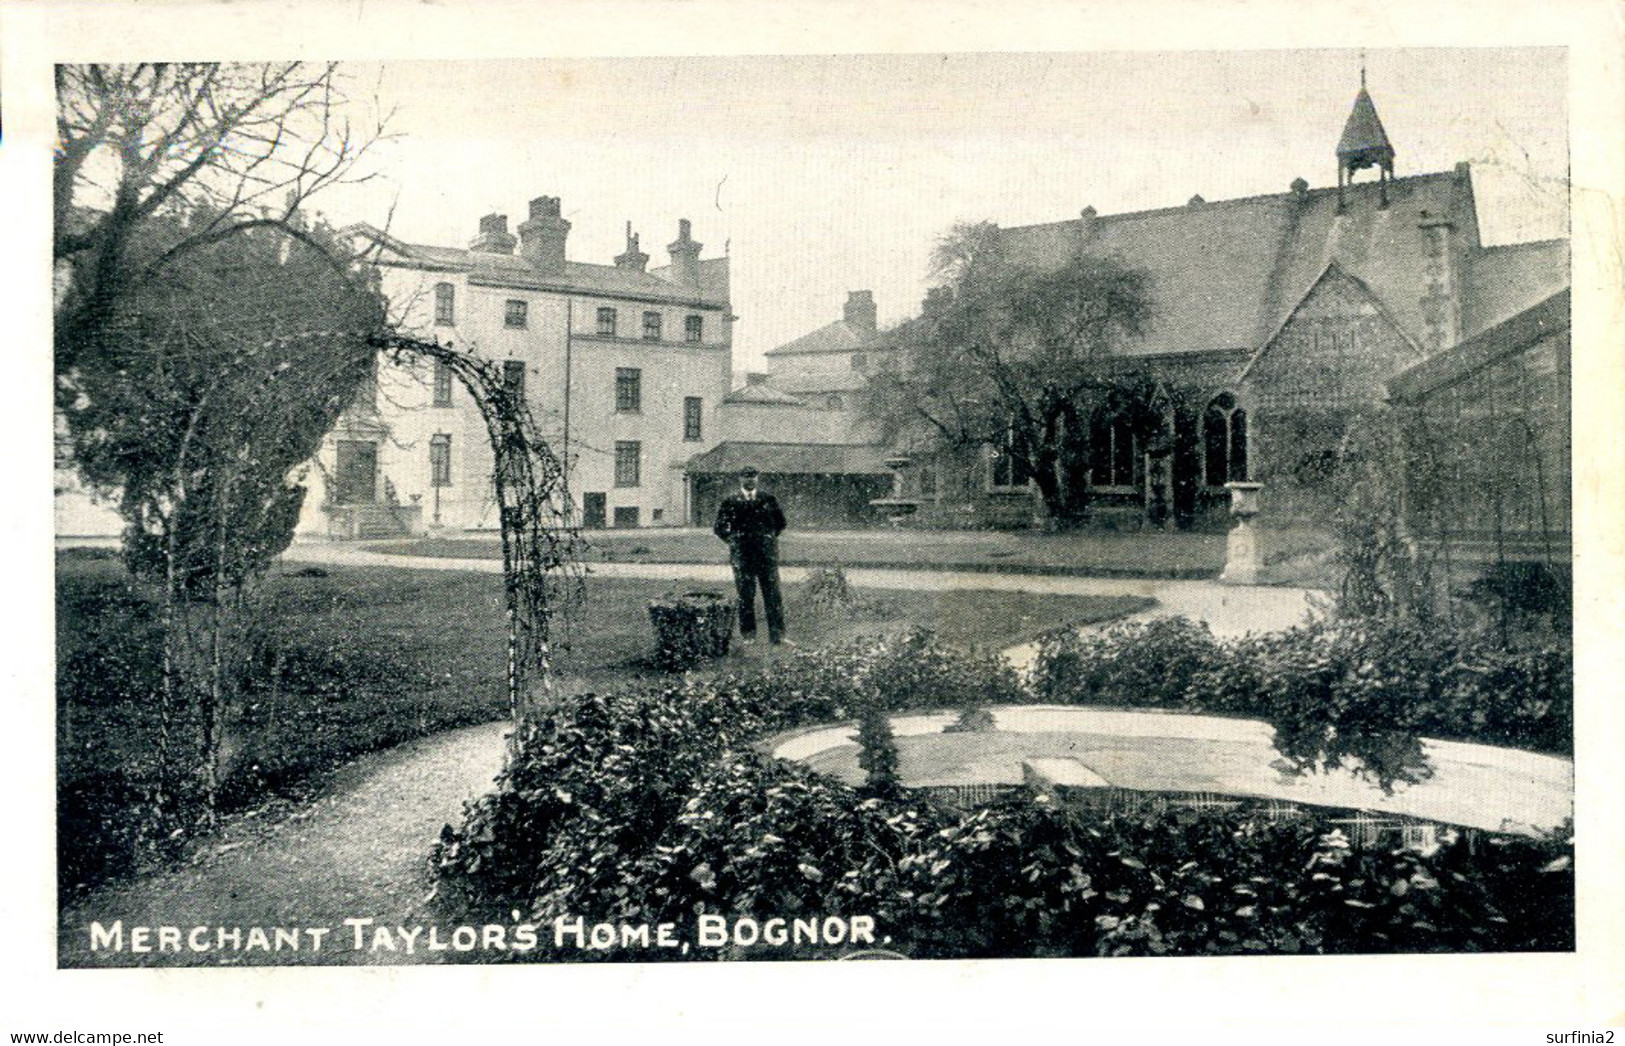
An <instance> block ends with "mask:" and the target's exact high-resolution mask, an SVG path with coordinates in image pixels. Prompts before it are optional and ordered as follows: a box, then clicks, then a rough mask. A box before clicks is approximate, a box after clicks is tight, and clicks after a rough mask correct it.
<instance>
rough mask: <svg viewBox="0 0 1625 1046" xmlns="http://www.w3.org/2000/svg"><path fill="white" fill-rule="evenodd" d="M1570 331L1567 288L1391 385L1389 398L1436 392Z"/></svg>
mask: <svg viewBox="0 0 1625 1046" xmlns="http://www.w3.org/2000/svg"><path fill="white" fill-rule="evenodd" d="M1568 329H1569V291H1568V289H1567V288H1565V289H1564V290H1561V291H1559V292H1558V293H1556V294H1554V295H1552V296H1551V297H1549V298H1547V299H1546V300H1545V301H1543V302H1540V303H1539V304H1538V305H1534V306H1532V307H1530V308H1528V309H1525V310H1524V311H1522V312H1520V313H1518V314H1517V315H1515V316H1512V317H1509V318H1507V319H1505V320H1503V321H1501V322H1500V323H1498V324H1496V325H1495V326H1493V327H1491V328H1489V329H1488V330H1485V331H1482V332H1480V333H1479V334H1478V335H1476V336H1475V337H1472V338H1468V339H1467V340H1466V341H1464V342H1462V343H1461V344H1459V345H1457V346H1456V347H1455V348H1452V349H1446V350H1445V351H1444V352H1441V353H1439V354H1438V355H1437V356H1434V357H1432V358H1431V359H1426V360H1423V361H1422V362H1421V363H1418V364H1417V365H1416V366H1414V367H1412V368H1411V369H1409V370H1407V371H1405V372H1404V373H1402V374H1399V375H1398V376H1396V377H1394V378H1391V379H1390V380H1389V382H1388V391H1389V394H1390V395H1392V396H1394V397H1395V398H1396V399H1407V400H1408V399H1415V398H1417V397H1418V396H1422V395H1425V394H1427V393H1428V392H1431V391H1433V390H1434V389H1437V388H1440V387H1441V386H1444V385H1449V384H1451V383H1453V382H1455V381H1458V380H1460V379H1461V378H1463V377H1465V376H1466V375H1468V374H1471V373H1473V372H1474V371H1476V370H1479V369H1480V368H1483V367H1486V366H1488V365H1490V364H1491V363H1494V362H1495V361H1496V360H1498V359H1501V358H1502V357H1504V356H1506V355H1508V354H1510V353H1515V352H1520V351H1522V350H1523V349H1525V348H1527V347H1528V346H1529V345H1532V344H1533V343H1535V342H1537V341H1539V340H1540V339H1541V338H1544V337H1546V336H1548V335H1551V334H1557V333H1560V332H1562V331H1566V330H1568Z"/></svg>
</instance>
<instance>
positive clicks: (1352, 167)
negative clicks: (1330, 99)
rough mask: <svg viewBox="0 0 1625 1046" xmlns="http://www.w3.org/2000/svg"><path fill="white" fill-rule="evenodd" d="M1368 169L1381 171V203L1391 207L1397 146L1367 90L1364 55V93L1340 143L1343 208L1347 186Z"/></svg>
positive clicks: (1339, 179)
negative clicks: (1389, 203) (1389, 135)
mask: <svg viewBox="0 0 1625 1046" xmlns="http://www.w3.org/2000/svg"><path fill="white" fill-rule="evenodd" d="M1367 167H1376V168H1378V175H1377V178H1378V182H1379V183H1380V184H1381V186H1382V188H1381V204H1382V206H1384V207H1386V206H1388V182H1389V180H1391V179H1392V178H1393V176H1394V146H1393V143H1392V142H1390V141H1389V140H1388V132H1387V131H1385V130H1383V127H1382V118H1381V117H1379V116H1378V115H1377V105H1376V103H1375V102H1373V101H1372V100H1371V95H1370V94H1369V93H1368V92H1367V91H1366V87H1365V52H1363V51H1362V52H1361V53H1360V93H1359V94H1357V95H1355V96H1354V108H1353V109H1352V110H1350V112H1349V118H1348V122H1347V123H1345V124H1344V125H1343V137H1341V138H1339V139H1338V140H1337V194H1338V201H1339V202H1338V207H1339V209H1340V210H1341V209H1342V203H1343V187H1344V185H1346V184H1349V183H1352V182H1353V181H1354V172H1355V171H1359V170H1363V169H1364V168H1367Z"/></svg>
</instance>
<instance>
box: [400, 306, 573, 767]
mask: <svg viewBox="0 0 1625 1046" xmlns="http://www.w3.org/2000/svg"><path fill="white" fill-rule="evenodd" d="M375 344H376V346H377V348H378V349H379V350H380V351H381V352H382V353H383V355H384V357H385V358H386V359H388V360H389V361H390V362H392V363H397V364H403V365H410V364H412V363H415V362H417V361H422V360H429V361H432V362H434V363H436V364H439V365H441V366H444V367H445V368H446V369H447V370H449V371H450V372H451V374H452V375H453V377H455V378H456V379H457V381H458V382H460V383H461V384H462V386H463V387H464V388H465V389H467V390H468V393H469V395H470V396H471V397H472V398H473V400H474V404H475V406H477V407H478V408H479V411H480V417H481V418H482V419H483V420H484V422H485V432H486V437H487V438H488V439H489V441H490V444H491V451H492V458H493V460H492V466H491V482H492V487H493V490H494V493H495V497H496V505H497V518H498V520H499V529H500V532H501V536H502V582H503V585H502V588H503V597H504V606H505V610H506V615H507V624H508V711H509V714H510V715H511V716H512V718H513V722H514V725H515V726H516V727H521V726H523V725H524V724H525V723H527V722H530V721H531V720H532V718H533V715H534V713H535V711H536V710H537V709H536V707H535V704H534V702H533V700H532V689H531V683H532V681H534V682H535V683H536V685H537V687H538V688H539V689H540V691H541V692H542V694H543V695H547V694H550V693H551V691H552V689H553V635H554V633H553V625H554V619H555V616H556V615H557V614H558V613H559V612H560V611H562V610H565V609H567V608H568V607H569V605H570V604H572V603H574V602H575V601H577V600H578V599H579V598H580V595H581V578H582V572H581V561H580V552H581V540H580V536H579V534H578V533H577V530H576V527H575V525H574V521H573V518H572V517H573V511H572V505H571V501H570V495H569V490H568V488H567V485H566V477H565V466H564V463H563V462H561V461H560V460H559V459H558V457H557V456H556V455H555V454H554V453H553V449H552V447H550V446H549V445H548V443H547V440H546V439H544V438H543V437H542V435H541V433H540V431H539V430H538V429H537V427H536V423H535V420H534V419H533V418H532V417H531V413H530V408H529V407H528V406H527V405H526V404H525V401H524V398H523V395H522V394H519V395H516V394H515V391H514V389H513V388H512V387H511V386H510V385H509V384H508V382H507V380H506V379H505V377H504V375H503V373H502V368H501V366H500V364H499V363H498V362H497V361H493V360H487V359H482V358H480V357H479V356H475V355H473V354H472V353H468V352H464V351H462V350H460V349H457V348H454V347H453V346H451V345H442V344H440V343H439V342H435V341H423V340H422V339H419V338H412V337H408V336H405V335H399V334H389V335H383V336H380V337H379V338H377V339H376V341H375ZM518 736H519V732H518V731H516V732H515V735H514V738H515V741H517V738H518Z"/></svg>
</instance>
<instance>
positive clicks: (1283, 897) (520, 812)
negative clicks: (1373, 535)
mask: <svg viewBox="0 0 1625 1046" xmlns="http://www.w3.org/2000/svg"><path fill="white" fill-rule="evenodd" d="M1181 634H1186V633H1181ZM1188 634H1189V636H1190V638H1191V640H1192V644H1191V645H1192V647H1193V648H1195V649H1205V648H1202V647H1201V644H1202V642H1203V638H1202V635H1201V634H1200V633H1199V632H1198V633H1188ZM1134 635H1136V636H1137V638H1139V639H1144V640H1145V641H1146V642H1148V643H1149V642H1157V643H1169V642H1170V641H1171V640H1170V636H1171V635H1172V633H1165V634H1160V635H1155V636H1145V635H1139V634H1134ZM1208 641H1211V638H1210V637H1209V640H1208ZM1174 646H1175V647H1176V648H1177V649H1179V650H1185V644H1180V643H1175V644H1174ZM1213 649H1216V650H1225V649H1229V647H1228V646H1227V645H1225V644H1213ZM1177 664H1178V665H1182V666H1184V667H1180V668H1177V669H1176V670H1175V671H1171V672H1170V673H1169V674H1168V676H1169V679H1170V681H1177V680H1176V679H1175V677H1176V675H1178V674H1179V673H1183V674H1184V675H1185V676H1186V677H1187V678H1186V682H1185V686H1186V687H1187V688H1188V687H1190V686H1194V685H1197V681H1198V680H1199V679H1201V678H1202V677H1203V676H1204V674H1205V673H1206V672H1208V671H1209V670H1210V669H1209V668H1208V667H1203V666H1207V665H1208V664H1209V662H1208V660H1207V655H1204V654H1194V655H1192V656H1191V657H1189V658H1183V657H1182V658H1181V659H1180V660H1179V661H1178V662H1177ZM1090 665H1091V666H1092V667H1093V668H1098V672H1094V671H1092V672H1091V674H1090V675H1089V678H1090V679H1092V680H1094V681H1095V682H1096V683H1103V682H1104V681H1105V680H1107V679H1109V678H1110V675H1111V668H1110V666H1109V665H1107V664H1106V663H1105V662H1104V661H1101V662H1099V663H1096V662H1093V661H1091V662H1090ZM1119 667H1120V668H1121V669H1122V670H1123V671H1124V672H1127V671H1129V670H1130V666H1129V665H1128V664H1127V663H1122V664H1120V666H1119ZM1050 685H1051V687H1052V689H1053V687H1054V686H1055V685H1056V684H1055V682H1054V681H1053V680H1052V682H1051V684H1050ZM1080 685H1081V684H1080ZM1085 692H1089V693H1092V692H1093V691H1089V690H1088V689H1087V687H1085V688H1084V689H1083V690H1080V693H1085ZM1181 693H1183V690H1173V689H1171V688H1169V689H1168V696H1170V697H1173V696H1177V695H1179V694H1181ZM866 696H867V697H869V698H871V699H876V700H880V701H882V702H884V703H885V704H886V705H887V706H888V707H891V708H893V709H901V708H910V707H913V708H918V707H935V708H943V707H949V708H953V707H967V706H972V705H974V704H976V703H977V702H978V701H985V702H986V703H988V704H1003V703H1008V702H1011V701H1021V700H1030V695H1028V694H1025V693H1024V692H1023V691H1022V690H1021V688H1020V687H1019V686H1017V685H1016V683H1015V680H1014V677H1013V675H1012V674H1011V673H1010V671H1009V669H1008V668H1007V667H1005V666H1003V665H1002V663H1001V662H998V661H997V660H996V659H988V658H975V657H970V656H967V655H962V654H956V653H952V652H950V651H947V650H945V649H943V648H942V647H940V646H939V645H937V644H936V643H934V642H933V641H932V640H930V639H929V637H925V636H911V637H908V638H906V639H903V640H897V641H870V642H866V643H863V644H859V645H857V646H855V647H852V648H847V649H844V650H839V651H819V652H798V653H796V654H794V655H792V656H790V657H788V658H786V659H785V660H783V661H781V662H779V663H778V664H777V665H776V666H775V667H774V669H773V670H772V671H771V672H765V671H764V672H756V673H748V674H738V675H733V676H728V677H724V678H720V679H713V680H703V681H695V680H691V681H688V682H686V683H684V684H683V685H680V686H671V687H666V688H662V689H655V690H641V691H639V690H627V691H621V692H617V693H612V694H605V695H597V694H586V695H581V696H579V697H577V698H575V699H573V700H571V701H569V702H567V703H566V704H565V705H564V706H563V707H561V708H560V709H559V710H558V711H557V712H555V713H554V714H553V715H552V716H550V717H548V718H546V719H544V720H541V721H539V722H537V723H536V724H534V725H533V726H532V727H530V728H529V729H528V730H527V731H526V733H525V734H524V735H523V736H522V737H521V738H520V749H519V750H520V755H519V757H518V758H516V759H515V760H514V761H513V764H512V765H511V766H510V767H509V769H508V770H507V771H505V772H504V774H503V776H502V777H501V778H499V780H498V787H497V790H496V791H495V792H494V793H493V794H491V795H488V796H485V797H483V798H481V799H479V800H477V801H476V802H474V803H471V804H469V806H468V808H467V809H466V811H465V819H464V822H463V824H462V825H461V826H460V827H459V828H456V829H453V828H451V827H450V826H448V827H447V828H446V829H445V830H444V832H443V833H442V836H441V840H440V842H439V843H438V844H437V845H436V846H435V848H434V851H433V854H432V857H431V865H432V867H433V869H434V872H435V874H436V877H437V881H438V887H437V895H438V904H439V906H440V908H441V909H442V912H443V914H445V915H446V916H447V917H448V918H455V919H458V920H462V921H471V920H496V921H502V920H507V919H512V918H519V917H524V918H526V919H527V920H531V921H536V922H538V923H541V924H544V925H545V924H548V923H550V922H551V920H552V919H553V918H556V917H559V916H569V917H577V916H579V917H583V918H585V919H586V920H587V921H588V922H599V921H604V922H616V921H626V922H632V923H657V922H672V923H676V924H678V925H679V926H684V925H686V926H689V927H690V928H692V926H693V925H694V922H695V920H696V918H697V916H698V915H700V914H704V913H717V914H723V915H727V916H730V917H732V916H740V915H754V916H757V917H760V918H767V917H769V916H777V917H780V918H794V917H796V916H798V915H812V914H819V915H843V914H845V915H854V914H866V915H872V916H874V917H875V919H876V921H877V925H878V927H879V929H880V931H881V932H883V933H884V934H885V935H887V936H888V937H889V938H890V941H889V943H887V945H886V947H888V948H890V949H893V950H896V951H901V952H903V953H905V954H909V955H912V956H916V957H922V958H925V957H1000V956H1047V955H1162V954H1174V955H1187V954H1247V953H1277V954H1279V953H1297V952H1303V953H1321V952H1326V953H1334V952H1335V953H1349V952H1389V951H1405V952H1427V951H1479V950H1498V951H1499V950H1508V951H1514V950H1562V949H1569V948H1572V947H1573V918H1572V916H1573V871H1572V844H1571V843H1570V841H1569V840H1568V839H1567V838H1566V837H1559V838H1552V839H1544V840H1529V839H1502V838H1490V839H1488V840H1487V841H1485V842H1483V843H1482V845H1481V846H1480V848H1479V852H1477V853H1471V852H1469V846H1468V844H1467V842H1466V840H1465V839H1464V838H1462V837H1458V836H1457V835H1455V834H1454V833H1451V832H1445V833H1443V838H1442V840H1441V842H1440V843H1439V844H1438V845H1437V846H1436V847H1434V848H1432V849H1431V850H1430V851H1429V852H1425V853H1424V852H1416V851H1411V850H1381V849H1373V850H1355V849H1351V848H1350V846H1349V844H1348V841H1347V839H1345V838H1344V837H1343V836H1342V834H1341V833H1340V832H1339V831H1337V830H1335V828H1334V827H1333V826H1331V825H1329V824H1327V823H1325V822H1323V821H1321V820H1319V819H1317V818H1315V817H1314V816H1306V817H1303V818H1298V819H1294V820H1289V821H1282V822H1278V823H1276V822H1266V821H1262V820H1259V819H1256V818H1249V817H1247V816H1246V815H1245V814H1240V813H1225V814H1211V813H1209V814H1200V815H1197V814H1189V813H1179V814H1168V815H1161V816H1147V817H1139V816H1119V817H1110V818H1099V817H1086V816H1082V815H1079V814H1077V813H1075V812H1073V811H1071V810H1069V809H1064V808H1058V807H1055V806H1052V805H1048V804H1046V803H1044V802H1040V801H1030V800H1021V801H1010V802H1004V803H998V804H993V805H990V806H985V807H982V808H979V809H976V810H973V811H963V810H960V809H957V808H954V807H951V806H947V805H945V804H942V803H939V802H937V801H935V800H933V799H931V798H929V797H928V796H926V795H924V794H922V793H909V792H906V791H905V792H903V793H902V794H900V795H896V796H887V795H878V794H874V793H871V792H867V791H865V790H863V789H854V788H851V787H849V786H846V785H844V784H842V783H840V782H838V781H835V780H832V779H829V778H827V777H824V776H821V775H819V774H816V773H814V772H812V771H811V770H809V769H808V768H806V767H804V766H801V765H797V764H790V763H785V762H782V761H779V760H775V759H772V758H770V757H768V756H764V755H761V754H759V753H757V752H755V751H753V750H752V747H751V746H752V743H753V742H754V741H756V740H758V739H759V738H761V737H762V736H764V735H766V734H769V733H772V732H774V731H778V730H782V729H785V728H788V727H791V726H795V725H798V724H803V723H813V722H829V721H836V720H843V719H851V718H853V717H854V715H855V713H856V710H857V709H859V708H860V707H861V703H862V701H863V700H864V699H865V697H866ZM1232 696H1233V695H1232ZM1170 703H1174V702H1170ZM548 954H549V953H547V952H546V951H545V950H544V951H539V952H537V953H534V955H533V956H532V957H535V958H543V957H546V956H547V955H548ZM572 954H573V955H575V956H577V957H581V958H609V959H614V958H630V959H647V958H648V957H649V956H648V955H647V954H646V953H641V952H633V953H616V952H600V953H593V952H583V953H572ZM814 954H822V955H827V954H829V953H828V951H827V950H826V951H824V952H821V953H819V952H814V951H811V950H809V949H808V947H807V946H802V947H801V948H794V947H791V948H778V949H773V950H771V951H764V950H761V949H751V948H738V947H730V948H724V949H709V950H696V951H694V952H692V953H689V954H688V955H686V956H678V955H677V954H675V953H667V954H663V955H662V956H660V957H662V958H667V957H669V958H679V957H686V958H689V959H695V958H729V957H756V956H763V957H776V958H797V957H810V956H812V955H814Z"/></svg>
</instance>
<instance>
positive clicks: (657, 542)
mask: <svg viewBox="0 0 1625 1046" xmlns="http://www.w3.org/2000/svg"><path fill="white" fill-rule="evenodd" d="M584 536H585V538H586V540H587V541H588V542H589V544H590V547H589V549H588V553H587V558H588V560H589V562H609V563H725V562H727V549H726V547H725V546H724V545H723V544H722V543H721V542H720V541H718V540H717V539H716V538H715V537H713V536H712V535H711V534H710V533H709V532H707V531H703V530H650V529H644V530H635V531H614V530H603V531H589V532H587V533H586V534H585V535H584ZM1260 540H1261V542H1262V544H1263V547H1264V555H1265V559H1266V561H1268V562H1271V563H1284V562H1285V561H1288V560H1293V559H1297V558H1299V557H1302V556H1304V555H1307V554H1311V553H1314V552H1317V551H1321V550H1323V549H1325V548H1326V547H1327V545H1326V539H1325V537H1324V536H1323V535H1321V534H1319V533H1317V532H1315V531H1312V530H1307V529H1285V530H1266V531H1262V532H1261V534H1260ZM1225 543H1226V537H1225V535H1224V534H1217V533H1192V532H1176V531H1169V532H1152V533H1130V532H1112V531H1072V532H1068V533H1056V534H1045V533H1038V532H1031V531H934V530H875V531H864V532H853V531H839V532H827V531H816V530H790V531H787V532H785V534H784V537H783V538H782V539H781V540H780V544H779V561H780V562H781V563H782V564H783V565H785V566H830V565H839V566H844V567H901V568H911V567H912V568H920V567H930V568H933V569H938V570H967V571H998V572H1005V573H1054V574H1073V575H1082V576H1095V577H1152V578H1202V577H1213V576H1216V575H1217V574H1218V573H1219V571H1220V570H1221V569H1223V567H1224V555H1225ZM371 547H372V549H373V550H374V551H378V552H384V553H390V554H396V555H401V556H433V557H442V558H448V559H497V558H499V556H500V554H501V553H500V547H499V545H498V544H497V540H496V539H495V538H494V537H484V536H480V537H455V538H447V537H431V538H419V539H416V540H411V541H393V542H382V543H378V544H375V545H373V546H371Z"/></svg>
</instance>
